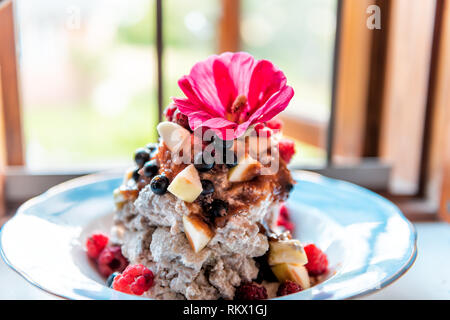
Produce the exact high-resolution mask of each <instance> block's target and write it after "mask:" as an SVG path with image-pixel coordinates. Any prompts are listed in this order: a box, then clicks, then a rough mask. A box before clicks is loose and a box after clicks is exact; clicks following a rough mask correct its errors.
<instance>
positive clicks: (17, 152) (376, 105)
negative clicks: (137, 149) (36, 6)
mask: <svg viewBox="0 0 450 320" xmlns="http://www.w3.org/2000/svg"><path fill="white" fill-rule="evenodd" d="M337 1H338V12H337V16H338V19H337V32H336V48H335V57H334V67H333V93H332V106H331V115H330V121H329V123H328V125H327V124H324V123H320V122H317V121H311V120H308V119H305V118H302V117H291V116H289V118H288V117H284V121H285V128H286V130H287V131H289V132H291V133H292V135H293V137H294V138H297V139H300V140H303V141H305V142H307V143H309V144H312V145H315V146H318V147H320V148H325V149H326V150H327V151H328V153H327V154H328V159H327V160H328V162H327V166H326V167H322V168H309V169H311V170H313V171H316V172H319V173H322V174H325V175H327V176H331V177H335V178H341V179H344V180H349V181H352V182H355V183H358V184H361V185H363V186H366V187H369V188H371V189H374V190H383V189H386V185H387V183H388V181H389V177H390V174H391V170H392V167H391V165H390V163H389V162H391V163H394V164H398V163H399V162H400V161H402V160H403V161H404V159H402V157H401V156H402V154H400V155H399V153H396V152H395V151H396V150H395V148H393V147H392V145H393V144H394V142H393V141H396V138H398V137H396V135H397V136H398V132H397V133H396V131H395V130H393V128H395V126H394V124H395V123H394V124H393V121H392V120H391V119H392V112H393V111H392V108H393V105H394V104H395V103H394V102H392V101H396V100H395V99H394V98H393V93H392V92H393V91H392V90H391V86H393V85H397V86H398V88H400V89H399V90H403V92H405V88H404V87H402V86H401V83H402V82H404V81H406V82H408V81H411V80H410V79H408V78H406V79H405V78H404V77H403V78H402V77H399V76H397V78H396V77H395V76H396V75H397V73H398V72H396V70H398V69H395V68H401V67H402V66H397V65H396V64H394V62H393V61H396V60H395V59H396V58H395V57H397V56H401V54H402V51H401V50H402V48H396V47H395V46H394V45H393V43H395V39H396V37H398V34H396V32H398V30H402V28H405V24H406V26H408V24H407V23H408V22H407V21H405V20H404V19H400V21H399V19H398V13H399V12H402V10H404V9H405V7H404V6H405V5H406V1H409V0H398V3H399V4H396V5H395V7H393V5H392V2H390V1H388V0H358V1H357V2H355V1H352V0H337ZM414 1H421V0H414ZM432 2H435V5H436V9H435V12H434V10H433V9H430V7H427V10H428V11H425V12H427V13H428V15H427V17H428V18H427V19H428V20H427V21H428V22H427V26H428V28H430V24H431V23H432V24H433V25H432V28H433V30H432V31H431V32H430V31H429V30H428V31H429V32H428V33H421V37H422V39H425V40H423V41H426V42H429V43H431V46H432V50H430V48H428V49H427V48H425V49H422V51H421V50H418V51H417V52H415V53H414V57H416V58H415V59H416V60H414V59H413V61H417V60H427V59H426V57H428V59H429V60H431V61H432V63H430V67H429V68H430V69H429V70H428V71H426V70H425V71H422V73H421V74H420V79H421V80H420V89H419V90H417V92H415V94H416V95H415V97H416V100H420V101H422V104H421V105H419V107H417V109H418V110H417V111H416V112H417V113H416V114H415V117H413V119H414V121H415V124H416V125H419V126H420V125H421V124H420V123H419V122H420V121H419V120H420V119H421V117H420V114H422V116H423V115H425V116H426V121H425V122H424V124H422V125H423V128H421V132H420V133H418V134H417V136H419V138H417V140H418V143H419V144H421V145H423V148H422V149H421V152H420V153H417V152H416V153H414V163H415V165H414V168H415V170H412V169H409V170H411V171H412V172H413V173H414V174H415V177H414V179H415V181H416V182H417V184H418V188H417V190H413V191H414V192H411V193H410V194H408V195H395V193H392V192H390V191H389V190H387V191H385V192H384V193H383V195H385V196H386V197H388V198H390V199H392V200H393V201H394V202H395V203H396V204H398V205H399V206H400V207H401V209H403V211H404V212H405V213H406V215H407V216H408V217H410V218H413V219H426V220H430V219H434V218H435V217H436V215H433V214H430V213H435V212H437V208H438V207H437V206H436V203H440V207H439V208H440V209H439V212H440V217H441V218H443V219H447V220H448V219H449V214H448V210H449V208H448V207H449V206H450V204H449V203H448V202H449V200H448V199H450V185H449V181H450V167H449V165H448V163H450V147H449V146H448V145H444V146H443V145H442V141H445V137H448V138H450V128H449V127H450V126H449V125H448V123H450V111H449V110H448V109H449V106H448V104H447V103H446V101H449V99H448V98H449V97H448V92H449V86H450V85H449V83H448V82H449V80H448V79H449V78H450V74H449V71H448V70H449V69H450V68H449V67H448V65H449V64H450V62H449V61H448V60H449V59H448V58H447V57H448V56H449V46H450V45H449V43H450V40H449V39H448V38H449V37H450V31H449V28H450V26H449V23H448V20H450V14H449V13H448V11H449V9H448V7H449V5H448V4H447V5H446V4H444V3H445V0H432ZM220 3H221V5H222V16H221V17H220V19H219V24H218V43H217V48H218V51H219V52H222V51H237V50H238V49H239V46H240V38H239V20H240V4H241V0H220ZM372 4H375V5H378V6H379V7H380V8H381V9H382V26H383V27H382V29H381V30H368V29H366V28H364V27H363V28H361V27H358V26H359V25H361V24H364V25H365V19H366V18H367V14H366V10H365V9H366V8H367V7H368V6H369V5H372ZM12 5H13V1H12V0H3V1H2V2H0V9H2V10H0V15H1V14H2V13H3V14H5V12H6V13H7V15H8V19H0V32H2V30H3V32H5V30H9V31H8V36H7V37H0V67H2V62H3V71H2V72H1V73H0V83H2V84H3V85H0V107H1V110H2V112H1V114H0V135H4V137H5V139H1V140H2V141H5V143H4V145H0V149H1V152H2V156H3V158H4V163H3V164H4V165H3V166H2V167H5V166H6V169H5V170H4V174H2V175H0V176H1V178H4V180H5V181H4V183H1V186H2V187H4V190H3V191H4V192H1V194H2V195H3V196H5V198H7V199H11V200H12V202H14V203H15V202H17V203H19V202H21V201H23V200H24V198H28V197H31V196H34V195H36V194H39V193H41V192H42V191H45V190H46V189H47V188H48V187H50V186H51V185H54V184H57V183H59V182H62V181H65V180H67V179H69V178H73V177H77V176H80V175H84V174H88V173H92V172H94V171H95V170H90V171H78V170H74V171H73V172H63V173H61V172H35V171H33V172H30V171H28V169H27V168H26V167H24V153H23V143H22V140H23V135H22V126H21V115H20V106H19V105H20V100H19V89H18V85H17V83H18V76H17V66H16V60H15V46H14V24H13V19H12V17H13V15H12ZM355 5H356V6H357V8H358V9H357V10H355V7H354V6H355ZM5 8H6V10H5ZM162 10H163V2H162V0H156V24H157V28H156V30H157V34H156V42H157V48H156V49H157V83H158V94H157V103H158V108H159V116H160V118H161V117H162V110H163V91H162V90H163V74H164V71H163V70H164V65H163V62H164V59H163V57H164V51H163V48H164V47H163V30H162V26H163V21H162V17H163V16H162ZM430 10H431V11H430ZM439 10H441V11H442V16H439V14H440V12H441V11H439ZM419 11H420V12H423V10H419ZM355 12H359V14H355ZM414 13H415V14H418V11H414ZM432 13H433V14H434V13H436V14H435V15H432ZM430 19H433V21H432V22H431V20H430ZM2 23H3V25H1V24H2ZM5 23H7V24H8V25H7V28H2V26H4V25H5ZM413 27H414V26H413ZM8 28H9V29H8ZM2 46H3V48H5V46H6V47H7V48H8V49H9V50H2V49H1V48H2ZM427 51H431V53H430V52H428V54H429V56H427ZM2 52H7V55H8V56H7V57H6V58H5V55H3V58H2V55H1V53H2ZM424 57H425V59H424ZM2 59H3V60H2ZM5 61H9V62H11V61H13V63H7V64H6V65H7V66H6V70H5ZM404 63H405V62H404ZM355 66H356V67H355ZM403 66H404V64H403ZM0 70H2V69H0ZM366 70H368V72H367V71H366ZM439 70H441V71H439ZM6 78H7V79H9V81H8V82H7V84H5V81H4V79H6ZM2 79H3V81H1V80H2ZM11 79H13V80H12V81H11ZM393 83H394V84H393ZM390 90H391V91H390ZM355 92H356V93H357V94H355ZM2 95H3V98H2ZM418 96H419V97H420V99H417V97H418ZM425 101H426V103H424V102H425ZM401 107H402V108H405V106H404V105H402V106H401ZM408 116H410V115H408ZM442 119H446V120H445V121H444V120H442ZM380 124H381V125H380ZM290 128H291V129H290ZM412 129H415V128H410V127H408V126H403V127H402V135H405V134H408V133H409V132H410V130H412ZM422 136H423V139H421V138H422ZM349 137H350V138H349ZM0 138H1V137H0ZM327 138H328V139H327ZM428 139H430V141H431V146H429V147H427V146H425V144H426V143H427V141H428ZM397 143H398V142H397ZM416 148H417V146H416ZM422 151H423V152H422ZM373 158H375V159H378V160H375V161H374V160H373ZM380 159H381V161H380ZM385 160H387V161H388V162H386V161H385ZM349 162H350V165H349V164H348V163H349ZM395 167H398V166H394V168H395ZM394 170H395V169H394ZM396 174H397V172H396V171H394V172H393V175H394V176H395V175H396ZM444 177H445V179H444ZM436 181H438V182H441V183H440V184H439V183H437V182H436ZM442 181H444V183H442ZM21 186H24V187H21ZM433 188H434V189H433ZM431 190H433V192H431ZM436 190H438V191H439V192H436ZM0 191H1V190H0ZM432 194H433V195H435V194H439V195H440V196H439V198H438V199H432V200H433V201H431V203H432V204H429V203H430V198H431V195H432ZM427 204H429V205H427ZM0 212H1V211H0ZM0 216H1V214H0Z"/></svg>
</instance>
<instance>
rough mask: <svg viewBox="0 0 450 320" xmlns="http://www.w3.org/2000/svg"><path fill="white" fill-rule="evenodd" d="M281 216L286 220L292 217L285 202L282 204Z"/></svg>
mask: <svg viewBox="0 0 450 320" xmlns="http://www.w3.org/2000/svg"><path fill="white" fill-rule="evenodd" d="M279 216H280V217H281V218H283V219H286V220H289V219H290V216H289V211H288V208H287V207H286V205H285V204H284V203H283V204H282V205H281V206H280V215H279Z"/></svg>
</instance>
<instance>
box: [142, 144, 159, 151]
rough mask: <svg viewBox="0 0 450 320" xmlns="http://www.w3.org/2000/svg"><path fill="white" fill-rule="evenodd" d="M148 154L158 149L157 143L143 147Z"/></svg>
mask: <svg viewBox="0 0 450 320" xmlns="http://www.w3.org/2000/svg"><path fill="white" fill-rule="evenodd" d="M145 147H146V148H147V149H148V150H149V151H150V153H153V152H154V151H156V150H157V149H158V144H157V143H149V144H147V145H146V146H145Z"/></svg>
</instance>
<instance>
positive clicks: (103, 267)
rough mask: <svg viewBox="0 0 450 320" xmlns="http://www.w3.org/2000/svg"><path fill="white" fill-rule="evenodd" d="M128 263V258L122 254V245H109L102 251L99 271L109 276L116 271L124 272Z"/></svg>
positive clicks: (98, 263) (99, 259)
mask: <svg viewBox="0 0 450 320" xmlns="http://www.w3.org/2000/svg"><path fill="white" fill-rule="evenodd" d="M127 265H128V261H127V259H126V258H125V257H124V256H123V255H122V249H121V248H120V246H114V247H107V248H105V249H103V251H102V252H101V253H100V255H99V257H98V260H97V266H98V271H100V273H101V274H102V275H103V276H104V277H109V275H110V274H112V273H113V272H115V271H118V272H122V271H123V270H124V269H125V268H126V267H127Z"/></svg>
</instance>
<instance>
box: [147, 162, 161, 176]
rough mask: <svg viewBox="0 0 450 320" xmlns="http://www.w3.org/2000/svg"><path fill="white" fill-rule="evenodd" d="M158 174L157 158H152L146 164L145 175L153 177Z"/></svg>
mask: <svg viewBox="0 0 450 320" xmlns="http://www.w3.org/2000/svg"><path fill="white" fill-rule="evenodd" d="M156 174H158V164H157V163H156V160H150V161H148V162H147V163H146V164H144V175H145V176H146V177H147V178H151V177H153V176H154V175H156Z"/></svg>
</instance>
